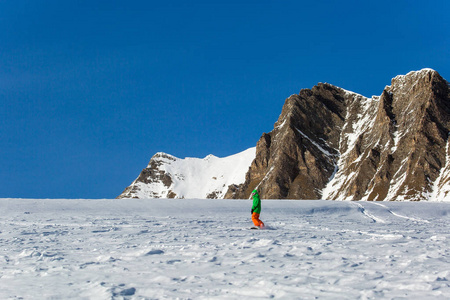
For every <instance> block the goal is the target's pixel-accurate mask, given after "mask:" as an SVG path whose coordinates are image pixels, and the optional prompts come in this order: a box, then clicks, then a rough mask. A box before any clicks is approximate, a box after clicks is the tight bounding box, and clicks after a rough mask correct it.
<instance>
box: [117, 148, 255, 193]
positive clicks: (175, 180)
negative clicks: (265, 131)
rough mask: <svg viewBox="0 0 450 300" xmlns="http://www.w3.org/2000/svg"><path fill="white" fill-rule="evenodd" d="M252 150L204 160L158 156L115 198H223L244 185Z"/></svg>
mask: <svg viewBox="0 0 450 300" xmlns="http://www.w3.org/2000/svg"><path fill="white" fill-rule="evenodd" d="M255 151H256V149H255V148H250V149H248V150H246V151H243V152H241V153H238V154H235V155H232V156H228V157H224V158H219V157H216V156H214V155H208V156H206V157H205V158H203V159H200V158H192V157H188V158H185V159H180V158H177V157H175V156H172V155H169V154H166V153H157V154H155V155H154V156H153V157H152V159H151V160H150V162H149V164H148V166H147V167H146V168H145V169H144V170H142V172H141V174H140V175H139V177H138V178H137V179H136V180H135V181H133V183H132V184H131V185H130V186H129V187H127V188H126V189H125V191H123V193H122V194H121V195H120V196H118V197H117V198H201V199H205V198H224V195H225V193H226V191H227V190H228V186H230V185H235V184H240V183H243V182H244V180H245V174H246V172H247V171H248V167H249V165H250V163H251V162H252V160H253V159H254V158H255Z"/></svg>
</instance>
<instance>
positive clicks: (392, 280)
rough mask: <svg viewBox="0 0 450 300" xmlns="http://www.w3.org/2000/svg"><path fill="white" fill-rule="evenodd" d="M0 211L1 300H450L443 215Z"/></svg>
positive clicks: (391, 210) (406, 211)
mask: <svg viewBox="0 0 450 300" xmlns="http://www.w3.org/2000/svg"><path fill="white" fill-rule="evenodd" d="M251 204H252V203H251V201H249V200H235V201H230V200H198V199H197V200H196V199H183V200H178V199H172V200H169V201H168V200H166V199H164V200H162V199H122V200H114V199H113V200H108V199H106V200H79V199H63V200H29V199H0V212H1V215H0V220H1V227H0V282H1V288H0V299H96V300H106V299H108V300H111V299H115V300H119V299H129V300H134V299H136V300H137V299H236V300H240V299H321V300H331V299H333V300H334V299H450V284H449V282H450V267H449V266H450V251H449V249H450V233H449V230H448V228H449V226H450V203H428V202H386V203H379V202H339V201H289V200H286V201H271V200H263V201H262V214H261V219H262V220H263V221H264V222H265V223H266V225H268V226H269V230H249V227H250V226H252V222H251V219H250V206H251Z"/></svg>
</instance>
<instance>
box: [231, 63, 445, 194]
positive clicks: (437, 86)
mask: <svg viewBox="0 0 450 300" xmlns="http://www.w3.org/2000/svg"><path fill="white" fill-rule="evenodd" d="M449 132H450V89H449V84H448V83H447V81H445V80H444V79H443V78H442V77H441V76H440V75H439V74H438V73H437V72H436V71H434V70H431V69H423V70H421V71H417V72H410V73H408V74H407V75H402V76H397V77H395V78H393V79H392V82H391V85H390V86H387V87H385V89H384V90H383V92H382V94H381V96H374V97H372V98H366V97H363V96H361V95H359V94H356V93H353V92H349V91H346V90H343V89H341V88H339V87H335V86H333V85H330V84H323V83H319V84H318V85H317V86H314V87H313V88H312V89H304V90H301V91H300V93H299V94H298V95H292V96H290V97H289V98H288V99H287V100H286V102H285V104H284V106H283V109H282V113H281V115H280V117H279V119H278V121H277V122H276V123H275V126H274V129H273V131H271V132H270V133H265V134H263V135H262V137H261V139H260V140H259V141H258V143H257V147H256V158H255V160H254V161H253V162H252V164H251V166H250V169H249V171H248V173H247V174H246V180H245V182H244V183H243V184H241V185H234V186H231V187H230V189H229V190H228V192H227V194H226V197H227V198H247V197H248V195H249V193H250V191H251V190H252V189H254V188H258V189H259V190H260V193H261V195H262V197H264V198H271V199H286V198H288V199H330V200H377V201H380V200H437V201H442V200H450V188H449V185H450V162H449V147H450V145H449Z"/></svg>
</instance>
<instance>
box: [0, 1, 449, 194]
mask: <svg viewBox="0 0 450 300" xmlns="http://www.w3.org/2000/svg"><path fill="white" fill-rule="evenodd" d="M189 2H194V3H189ZM449 11H450V1H447V0H441V1H406V0H405V1H275V0H274V1H264V0H259V1H243V0H240V1H234V0H227V1H170V0H169V1H133V0H128V1H113V0H110V1H95V0H88V1H83V0H79V1H70V0H65V1H52V0H48V1H45V0H30V1H26V0H15V1H6V0H0V103H1V109H0V197H15V198H19V197H20V198H114V197H116V196H117V195H119V194H120V193H121V192H122V191H123V189H124V188H125V187H126V186H128V185H129V184H130V183H131V182H132V181H133V180H134V179H135V178H136V177H137V176H138V174H139V173H140V171H141V170H142V169H143V168H144V167H146V165H147V163H148V161H149V160H150V158H151V156H152V155H153V154H155V153H156V152H160V151H162V152H167V153H170V154H172V155H175V156H177V157H181V158H183V157H186V156H190V157H204V156H206V155H208V154H210V153H212V154H214V155H216V156H220V157H223V156H228V155H231V154H235V153H237V152H240V151H243V150H245V149H247V148H249V147H254V146H255V145H256V142H257V141H258V139H259V138H260V136H261V134H262V133H263V132H269V131H271V130H272V129H273V124H274V123H275V121H276V120H277V118H278V116H279V114H280V113H281V108H282V105H283V103H284V101H285V99H286V98H287V97H288V96H290V95H291V94H295V93H298V92H299V91H300V89H302V88H311V87H312V86H314V85H315V84H317V83H318V82H329V83H332V84H334V85H337V86H340V87H342V88H345V89H348V90H352V91H355V92H358V93H360V94H363V95H365V96H371V95H380V94H381V92H382V90H383V88H384V87H385V86H386V85H389V84H390V79H391V78H392V77H394V76H396V75H399V74H406V73H407V72H409V71H411V70H419V69H422V68H425V67H429V68H433V69H435V70H437V71H438V72H439V73H440V74H441V75H442V76H443V77H444V78H446V79H448V80H449V79H450V18H448V12H449Z"/></svg>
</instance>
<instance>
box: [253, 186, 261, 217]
mask: <svg viewBox="0 0 450 300" xmlns="http://www.w3.org/2000/svg"><path fill="white" fill-rule="evenodd" d="M252 194H253V206H252V213H254V212H255V213H257V214H260V213H261V199H260V198H259V194H258V191H256V190H254V191H253V193H252Z"/></svg>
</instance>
